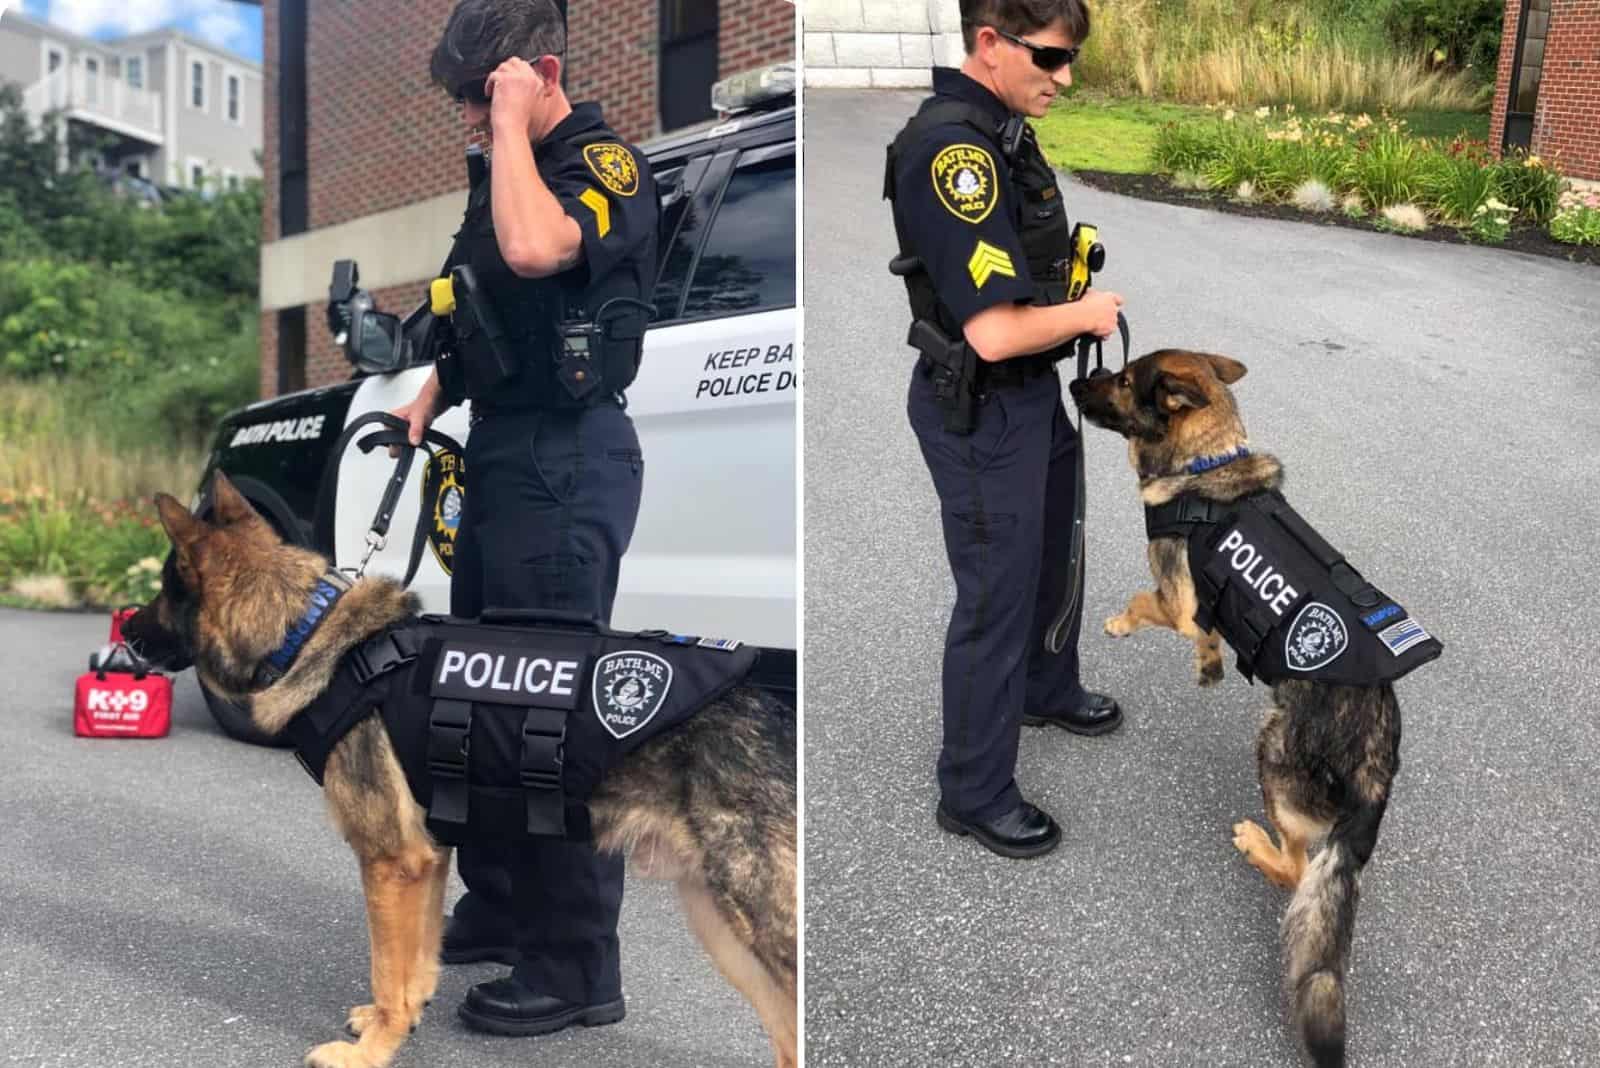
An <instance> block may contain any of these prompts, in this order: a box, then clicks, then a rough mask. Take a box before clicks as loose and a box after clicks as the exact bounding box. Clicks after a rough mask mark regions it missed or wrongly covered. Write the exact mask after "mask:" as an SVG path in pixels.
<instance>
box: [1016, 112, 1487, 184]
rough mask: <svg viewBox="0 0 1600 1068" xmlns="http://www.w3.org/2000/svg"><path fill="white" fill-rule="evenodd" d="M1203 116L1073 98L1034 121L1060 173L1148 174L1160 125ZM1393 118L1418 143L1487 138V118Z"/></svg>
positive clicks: (1411, 114)
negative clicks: (1459, 135) (1402, 121)
mask: <svg viewBox="0 0 1600 1068" xmlns="http://www.w3.org/2000/svg"><path fill="white" fill-rule="evenodd" d="M1207 114H1212V113H1211V112H1208V111H1207V110H1206V109H1205V108H1203V107H1198V106H1195V105H1189V104H1157V103H1152V102H1150V101H1148V100H1141V99H1126V98H1111V97H1101V96H1098V95H1094V94H1088V93H1077V94H1074V95H1073V97H1072V99H1070V100H1066V101H1061V102H1058V103H1057V104H1056V105H1055V106H1054V107H1053V108H1051V109H1050V113H1049V114H1048V115H1046V116H1045V117H1044V118H1042V119H1036V120H1034V128H1035V129H1037V130H1038V132H1039V146H1040V147H1041V148H1043V149H1044V154H1045V157H1046V158H1047V159H1049V160H1050V162H1051V163H1053V164H1054V165H1055V166H1057V167H1060V168H1062V169H1064V170H1069V171H1111V172H1113V173H1118V174H1150V173H1152V172H1153V171H1154V169H1155V168H1154V167H1153V165H1152V164H1151V161H1150V150H1151V148H1152V147H1154V145H1155V141H1156V131H1157V130H1158V129H1160V127H1161V124H1162V123H1164V122H1173V121H1182V120H1184V119H1190V118H1194V117H1196V116H1203V115H1207ZM1398 117H1399V118H1403V119H1405V120H1406V123H1407V126H1408V128H1409V130H1410V131H1411V132H1412V133H1414V134H1415V135H1416V136H1418V137H1437V138H1444V139H1448V138H1451V137H1454V136H1455V135H1456V134H1457V133H1465V134H1466V136H1467V137H1469V138H1473V139H1476V140H1483V139H1486V138H1487V137H1488V134H1489V116H1488V114H1487V113H1484V112H1474V111H1413V112H1402V113H1401V114H1400V115H1399V116H1398Z"/></svg>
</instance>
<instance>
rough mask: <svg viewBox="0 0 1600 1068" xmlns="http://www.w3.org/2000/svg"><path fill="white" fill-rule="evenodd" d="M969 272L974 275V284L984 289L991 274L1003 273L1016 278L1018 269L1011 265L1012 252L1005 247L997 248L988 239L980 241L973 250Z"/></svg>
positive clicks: (968, 263) (969, 262) (968, 266)
mask: <svg viewBox="0 0 1600 1068" xmlns="http://www.w3.org/2000/svg"><path fill="white" fill-rule="evenodd" d="M967 273H968V274H970V275H972V284H973V285H975V286H977V287H978V288H979V289H982V288H983V284H984V283H985V282H987V281H988V280H989V276H990V275H994V274H1003V275H1005V276H1006V277H1007V278H1015V277H1016V276H1017V269H1016V268H1015V267H1013V266H1012V265H1011V254H1010V253H1009V252H1007V251H1006V250H1005V249H1003V248H996V247H995V246H993V245H991V244H989V242H987V241H979V242H978V247H977V248H975V249H973V250H972V258H971V259H970V260H968V261H967Z"/></svg>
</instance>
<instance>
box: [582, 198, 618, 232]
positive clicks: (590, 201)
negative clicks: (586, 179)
mask: <svg viewBox="0 0 1600 1068" xmlns="http://www.w3.org/2000/svg"><path fill="white" fill-rule="evenodd" d="M578 200H579V201H580V202H581V203H582V204H583V205H584V206H585V207H587V208H588V209H589V210H590V211H592V212H594V225H595V229H596V230H598V231H599V232H600V236H601V237H605V236H606V235H607V234H609V233H610V232H611V204H610V202H609V201H607V200H606V197H605V194H604V193H602V192H600V190H598V189H593V188H590V189H585V190H584V191H583V192H582V193H580V194H578Z"/></svg>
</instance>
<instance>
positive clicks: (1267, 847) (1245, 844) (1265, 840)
mask: <svg viewBox="0 0 1600 1068" xmlns="http://www.w3.org/2000/svg"><path fill="white" fill-rule="evenodd" d="M1233 848H1235V849H1237V850H1238V851H1239V852H1241V853H1243V854H1244V855H1245V858H1246V859H1251V858H1252V857H1255V856H1262V855H1265V854H1267V853H1276V852H1277V851H1278V849H1277V847H1276V846H1274V845H1273V844H1272V839H1271V838H1269V837H1268V836H1267V832H1266V831H1264V830H1262V829H1261V825H1260V824H1258V823H1255V822H1254V821H1252V820H1244V821H1242V822H1240V823H1235V824H1234V825H1233Z"/></svg>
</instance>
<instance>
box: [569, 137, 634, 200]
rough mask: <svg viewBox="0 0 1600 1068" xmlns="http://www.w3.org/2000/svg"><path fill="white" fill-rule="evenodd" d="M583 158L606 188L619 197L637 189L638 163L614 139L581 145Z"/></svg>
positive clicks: (628, 194) (628, 195)
mask: <svg viewBox="0 0 1600 1068" xmlns="http://www.w3.org/2000/svg"><path fill="white" fill-rule="evenodd" d="M583 160H584V162H585V163H587V164H588V165H589V169H590V170H591V171H593V172H594V176H595V177H596V178H598V179H600V182H601V184H603V185H604V186H605V187H606V188H607V189H609V190H611V191H612V192H613V193H615V194H616V195H617V196H619V197H631V196H633V194H635V193H637V192H638V191H639V164H638V163H637V162H636V161H635V160H634V158H633V153H632V152H629V151H628V149H627V147H626V146H624V145H619V144H617V143H616V142H615V141H602V142H599V143H597V144H593V145H584V146H583Z"/></svg>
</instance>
